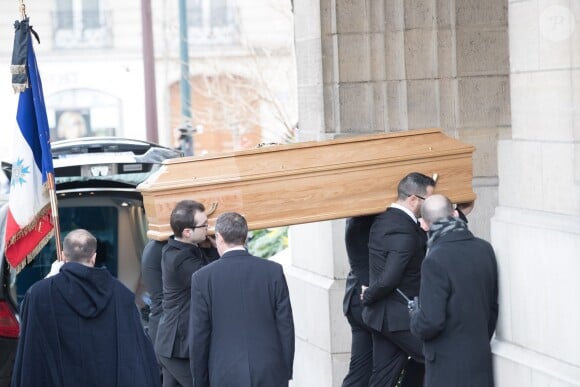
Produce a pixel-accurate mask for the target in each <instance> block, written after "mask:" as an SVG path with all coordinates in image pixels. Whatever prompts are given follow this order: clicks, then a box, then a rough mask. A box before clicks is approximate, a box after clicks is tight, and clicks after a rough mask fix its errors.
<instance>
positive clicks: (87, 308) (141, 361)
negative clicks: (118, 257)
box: [12, 229, 161, 387]
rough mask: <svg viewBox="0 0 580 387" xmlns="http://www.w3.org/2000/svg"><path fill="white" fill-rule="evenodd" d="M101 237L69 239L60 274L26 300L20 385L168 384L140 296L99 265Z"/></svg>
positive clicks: (79, 234) (16, 382)
mask: <svg viewBox="0 0 580 387" xmlns="http://www.w3.org/2000/svg"><path fill="white" fill-rule="evenodd" d="M96 251H97V239H96V238H95V237H94V236H93V235H92V234H91V233H90V232H88V231H87V230H82V229H77V230H74V231H71V232H70V233H69V234H68V235H67V236H66V238H65V239H64V241H63V251H62V252H63V256H64V260H65V262H66V263H65V264H64V265H62V267H61V269H60V272H59V273H58V274H55V275H54V276H51V277H50V278H46V279H43V280H41V281H38V282H37V283H35V284H34V285H32V286H31V287H30V289H28V292H27V293H26V295H25V297H24V300H23V301H22V305H21V311H20V318H21V326H20V337H19V341H18V350H17V353H16V360H15V364H14V372H13V376H12V386H13V387H29V386H30V387H32V386H44V387H51V386H54V387H57V386H58V387H68V386H70V387H73V386H127V387H149V386H160V385H161V380H160V377H159V371H158V366H157V360H156V359H155V353H154V352H153V345H152V344H151V341H150V340H149V338H148V337H147V335H146V333H145V331H144V329H143V326H142V325H141V320H140V316H139V312H138V311H137V307H136V305H135V296H134V294H133V293H132V292H131V291H130V290H129V289H127V288H126V287H125V286H124V285H123V284H121V282H119V281H118V280H117V279H116V278H114V277H113V276H112V275H111V274H110V273H109V271H108V270H107V269H105V268H95V267H94V265H95V259H96V256H97V253H96Z"/></svg>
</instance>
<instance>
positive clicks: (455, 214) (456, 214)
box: [453, 209, 459, 218]
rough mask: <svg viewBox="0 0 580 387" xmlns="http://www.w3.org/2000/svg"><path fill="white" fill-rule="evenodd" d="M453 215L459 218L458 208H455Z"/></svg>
mask: <svg viewBox="0 0 580 387" xmlns="http://www.w3.org/2000/svg"><path fill="white" fill-rule="evenodd" d="M453 217H454V218H459V211H457V209H455V210H453Z"/></svg>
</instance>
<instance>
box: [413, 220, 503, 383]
mask: <svg viewBox="0 0 580 387" xmlns="http://www.w3.org/2000/svg"><path fill="white" fill-rule="evenodd" d="M497 296H498V283H497V263H496V260H495V254H494V252H493V248H492V247H491V245H490V244H489V243H487V242H486V241H484V240H482V239H479V238H475V237H474V236H473V235H472V234H471V232H469V231H468V230H465V231H456V232H451V233H449V234H447V235H443V236H442V237H440V238H439V239H438V240H436V241H435V243H434V244H433V246H432V247H431V248H430V250H429V254H428V256H427V258H425V260H424V262H423V268H422V278H421V295H420V298H419V300H420V304H421V307H420V310H419V312H417V313H416V314H414V315H413V317H412V320H411V332H412V333H413V334H414V335H415V336H417V337H419V338H420V339H421V340H423V341H424V347H423V352H424V354H425V361H426V363H425V366H426V374H425V381H426V384H425V385H426V386H428V387H429V386H431V387H433V386H449V387H455V386H457V387H463V386H466V387H490V386H493V371H492V360H491V349H490V345H489V341H490V338H491V335H492V334H493V331H494V330H495V324H496V321H497V315H498V304H497Z"/></svg>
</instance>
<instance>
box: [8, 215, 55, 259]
mask: <svg viewBox="0 0 580 387" xmlns="http://www.w3.org/2000/svg"><path fill="white" fill-rule="evenodd" d="M50 217H51V211H50V209H49V210H48V211H47V212H46V213H45V214H44V215H42V216H41V217H40V219H39V220H38V223H37V224H36V226H35V227H34V228H33V229H31V230H30V231H29V232H28V233H22V230H21V229H20V226H19V225H18V223H16V221H15V220H14V218H13V217H12V213H11V212H10V211H8V216H7V219H6V235H16V234H19V233H22V237H21V238H19V239H18V240H17V241H15V242H14V243H13V244H12V245H10V246H7V247H6V259H7V260H8V262H9V263H10V265H12V266H13V267H21V266H22V265H23V264H26V263H27V262H25V258H27V257H34V256H35V255H36V253H38V250H39V249H40V248H42V247H43V246H44V245H45V244H46V239H47V238H48V239H49V238H50V237H51V236H52V229H53V228H54V226H53V225H52V221H51V218H50Z"/></svg>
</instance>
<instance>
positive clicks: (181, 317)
mask: <svg viewBox="0 0 580 387" xmlns="http://www.w3.org/2000/svg"><path fill="white" fill-rule="evenodd" d="M210 250H213V251H210ZM216 256H217V251H216V250H215V249H201V248H199V247H197V246H195V245H192V244H189V243H184V242H180V241H177V240H175V239H174V238H173V237H171V238H170V239H169V240H168V241H167V245H165V246H164V247H163V253H162V258H161V272H162V279H163V303H162V305H163V314H162V316H161V319H160V320H159V326H158V327H157V338H156V340H155V351H157V353H158V354H159V355H161V356H164V357H170V358H171V357H176V358H184V359H186V358H188V357H189V347H188V342H187V335H188V325H189V305H190V298H189V297H190V290H191V275H192V274H193V273H194V272H196V271H197V270H199V269H201V268H202V267H203V266H205V265H207V264H208V263H209V262H210V261H211V260H212V259H214V258H215V257H216Z"/></svg>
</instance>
